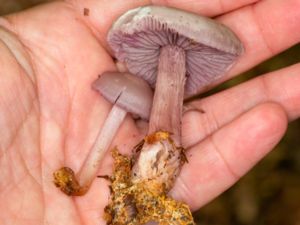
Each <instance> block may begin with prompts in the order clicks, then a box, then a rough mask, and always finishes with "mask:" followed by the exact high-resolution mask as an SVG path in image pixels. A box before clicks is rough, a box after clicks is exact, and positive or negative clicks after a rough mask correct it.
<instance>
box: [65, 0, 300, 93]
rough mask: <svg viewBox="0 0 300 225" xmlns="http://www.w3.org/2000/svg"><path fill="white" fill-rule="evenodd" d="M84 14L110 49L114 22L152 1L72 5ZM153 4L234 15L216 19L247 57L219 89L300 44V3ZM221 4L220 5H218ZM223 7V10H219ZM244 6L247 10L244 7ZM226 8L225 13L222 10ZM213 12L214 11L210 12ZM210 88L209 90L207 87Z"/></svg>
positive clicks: (92, 0)
mask: <svg viewBox="0 0 300 225" xmlns="http://www.w3.org/2000/svg"><path fill="white" fill-rule="evenodd" d="M69 2H71V3H72V4H73V6H74V7H75V8H76V9H77V11H78V12H79V13H81V14H83V12H84V8H88V9H89V11H90V13H89V16H85V17H84V20H85V21H86V23H87V24H89V26H90V27H91V28H92V30H93V31H94V33H95V34H96V36H97V37H98V39H99V40H100V42H101V44H102V45H103V46H104V47H105V48H106V49H109V48H108V46H107V42H106V36H107V32H108V30H109V28H110V27H111V25H112V23H113V21H115V20H116V19H117V18H118V17H119V16H120V15H121V14H123V13H124V12H126V11H127V10H129V9H131V8H134V7H138V6H142V5H146V4H149V3H150V1H149V0H142V1H121V0H120V1H104V2H103V1H101V2H100V1H95V0H89V1H81V0H77V1H75V0H72V1H69ZM167 2H168V1H154V3H160V4H167V5H168V6H170V7H178V8H183V9H186V10H188V11H197V13H202V14H206V10H207V11H208V12H207V15H209V16H215V15H217V14H220V13H222V12H224V11H228V10H234V9H236V8H237V7H240V8H239V9H238V10H235V11H232V12H231V13H228V14H226V15H223V16H221V17H219V18H217V19H218V20H219V21H220V22H221V23H224V24H225V25H227V26H228V27H230V28H231V29H232V30H233V31H234V32H235V33H236V34H237V35H238V37H239V38H240V39H241V41H242V43H243V44H244V46H245V53H244V55H243V56H242V57H241V59H240V60H239V61H238V63H236V66H235V67H233V69H232V70H231V72H230V73H229V74H227V76H224V77H223V79H220V80H218V81H216V82H215V83H214V84H212V85H211V86H214V85H216V84H217V83H220V82H222V81H224V80H227V79H229V78H230V77H233V76H235V75H236V74H238V73H241V72H243V71H245V70H247V69H249V68H251V67H253V66H254V65H256V64H258V63H260V62H262V61H264V60H266V59H268V58H270V57H272V56H274V55H276V54H277V53H279V52H281V51H283V50H285V49H287V48H289V47H290V46H292V45H294V44H296V43H298V42H299V40H300V29H298V28H299V26H300V14H299V13H298V11H299V10H298V9H299V7H300V1H299V0H287V1H272V0H264V1H258V2H257V3H256V4H250V3H254V2H255V1H251V0H244V1H234V2H235V3H231V4H230V2H231V1H225V0H223V1H209V2H207V1H205V4H204V1H191V0H190V1H189V2H188V3H189V4H188V3H186V1H179V0H178V1H169V2H168V3H167ZM217 2H219V3H217ZM220 5H223V6H220ZM242 6H244V7H242ZM220 8H223V9H220ZM210 9H215V11H214V12H213V11H211V10H210ZM206 88H208V87H206Z"/></svg>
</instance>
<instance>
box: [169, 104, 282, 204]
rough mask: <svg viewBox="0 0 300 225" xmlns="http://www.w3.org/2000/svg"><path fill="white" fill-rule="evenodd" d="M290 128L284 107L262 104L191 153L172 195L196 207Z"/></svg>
mask: <svg viewBox="0 0 300 225" xmlns="http://www.w3.org/2000/svg"><path fill="white" fill-rule="evenodd" d="M286 127H287V119H286V114H285V112H284V110H283V109H282V108H281V107H280V106H279V105H276V104H274V103H266V104H262V105H259V106H257V107H255V108H253V109H251V110H249V111H248V112H246V113H245V114H243V115H241V116H240V117H239V118H237V119H236V120H234V121H232V122H231V123H230V124H228V125H226V126H224V127H223V128H221V129H220V130H218V131H217V132H215V133H214V134H213V135H212V136H210V137H208V138H206V139H205V140H204V141H203V142H201V143H199V144H198V145H197V146H195V147H193V148H192V149H190V150H189V151H188V152H187V157H188V161H189V163H187V164H185V165H184V167H183V169H182V171H181V174H180V176H179V178H178V179H177V181H176V184H175V188H174V190H172V192H171V194H172V196H174V197H175V198H176V199H179V200H183V201H184V202H187V203H188V204H189V205H190V206H191V207H192V208H193V209H196V208H198V207H200V206H202V205H204V204H205V203H207V202H208V201H210V200H212V199H213V198H215V197H216V196H217V195H219V194H220V193H221V192H223V191H225V190H226V189H227V188H229V187H230V186H231V185H232V184H234V183H235V182H236V181H237V180H238V179H239V178H240V177H241V176H243V175H244V174H245V173H246V172H247V171H248V170H249V169H250V168H251V167H253V166H254V165H255V164H256V163H257V162H258V161H259V160H260V159H261V158H262V157H264V156H265V155H266V154H267V153H268V152H269V151H270V150H271V149H272V148H273V147H274V146H275V145H276V144H277V143H278V141H279V140H280V139H281V137H282V136H283V134H284V133H285V130H286Z"/></svg>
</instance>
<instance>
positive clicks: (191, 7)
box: [152, 0, 259, 17]
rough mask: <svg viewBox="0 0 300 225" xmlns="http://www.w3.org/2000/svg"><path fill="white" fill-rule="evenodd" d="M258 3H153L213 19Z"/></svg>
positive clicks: (183, 0) (158, 0) (216, 0)
mask: <svg viewBox="0 0 300 225" xmlns="http://www.w3.org/2000/svg"><path fill="white" fill-rule="evenodd" d="M258 1H259V0H240V1H232V0H210V1H199V0H171V1H168V0H152V3H153V4H155V5H162V6H167V7H168V6H170V7H175V8H179V9H183V10H186V11H190V12H194V13H198V14H201V15H204V16H209V17H213V16H216V15H220V14H223V13H226V12H229V11H232V10H235V9H238V8H241V7H244V6H246V5H250V4H253V3H255V2H258Z"/></svg>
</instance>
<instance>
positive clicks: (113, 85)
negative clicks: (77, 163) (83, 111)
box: [54, 72, 153, 195]
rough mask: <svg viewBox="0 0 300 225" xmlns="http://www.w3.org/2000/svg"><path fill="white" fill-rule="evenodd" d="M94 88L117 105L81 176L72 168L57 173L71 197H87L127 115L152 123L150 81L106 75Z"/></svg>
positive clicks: (105, 123) (103, 75)
mask: <svg viewBox="0 0 300 225" xmlns="http://www.w3.org/2000/svg"><path fill="white" fill-rule="evenodd" d="M92 88H93V89H94V90H96V91H98V92H100V93H101V95H102V96H103V97H104V98H106V99H107V100H108V101H109V102H111V103H113V104H114V105H113V107H112V109H111V111H110V113H109V115H108V116H107V118H106V120H105V122H104V124H103V127H102V129H101V131H100V132H99V134H98V136H97V138H96V141H95V143H94V145H93V146H92V148H91V151H90V153H89V155H88V157H87V158H86V160H85V162H84V164H83V166H82V168H81V170H80V171H79V173H78V174H77V176H75V174H74V172H73V171H72V169H70V168H68V167H62V168H61V169H59V170H57V171H56V172H54V183H55V185H56V186H57V187H59V188H60V189H61V190H62V191H63V192H64V193H66V194H67V195H83V194H85V193H86V191H87V190H88V189H89V187H90V184H91V183H92V181H93V179H94V178H95V177H96V175H97V172H98V169H99V166H100V162H101V160H102V158H103V156H104V154H105V153H106V151H107V149H108V148H109V145H110V144H111V142H112V140H113V138H114V136H115V134H116V133H117V130H118V128H119V127H120V125H121V123H122V121H123V120H124V118H125V116H126V114H127V112H129V113H132V114H134V115H138V116H139V117H141V118H142V119H144V120H148V119H149V115H150V109H151V105H152V99H153V92H152V89H151V88H150V86H149V85H148V84H147V82H145V81H144V80H143V79H141V78H139V77H137V76H133V75H132V74H130V73H119V72H105V73H103V74H102V75H101V76H99V78H98V79H97V80H96V81H94V83H93V84H92Z"/></svg>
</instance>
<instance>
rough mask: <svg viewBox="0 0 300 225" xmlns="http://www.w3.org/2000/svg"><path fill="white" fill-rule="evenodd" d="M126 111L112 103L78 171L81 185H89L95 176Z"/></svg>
mask: <svg viewBox="0 0 300 225" xmlns="http://www.w3.org/2000/svg"><path fill="white" fill-rule="evenodd" d="M126 114H127V112H126V110H124V109H122V108H121V107H119V106H118V105H117V104H114V105H113V107H112V109H111V111H110V112H109V115H108V116H107V118H106V120H105V122H104V125H103V127H102V129H101V131H100V132H99V134H98V136H97V138H96V141H95V143H94V145H93V146H92V149H91V151H90V153H89V155H88V157H87V158H86V160H85V162H84V164H83V166H82V168H81V170H80V171H79V173H78V181H79V184H80V185H81V186H82V187H85V186H86V187H89V186H90V184H91V183H92V181H93V179H94V178H95V177H96V175H97V172H98V169H99V166H100V163H101V160H102V159H103V157H104V154H105V153H106V152H107V149H108V148H109V146H110V144H111V142H112V140H113V138H114V136H115V135H116V133H117V131H118V129H119V127H120V125H121V123H122V122H123V120H124V118H125V116H126Z"/></svg>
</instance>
